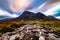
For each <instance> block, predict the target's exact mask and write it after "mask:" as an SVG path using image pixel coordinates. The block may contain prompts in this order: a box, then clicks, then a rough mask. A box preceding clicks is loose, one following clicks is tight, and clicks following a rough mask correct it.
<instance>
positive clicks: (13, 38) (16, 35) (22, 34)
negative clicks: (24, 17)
mask: <svg viewBox="0 0 60 40" xmlns="http://www.w3.org/2000/svg"><path fill="white" fill-rule="evenodd" d="M53 32H54V30H51V29H50V30H47V29H46V28H45V27H44V26H38V25H23V26H21V27H20V28H16V29H14V31H12V32H7V33H4V34H3V35H2V36H1V37H0V40H60V37H59V36H57V35H56V34H54V33H53Z"/></svg>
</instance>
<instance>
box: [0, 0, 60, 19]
mask: <svg viewBox="0 0 60 40" xmlns="http://www.w3.org/2000/svg"><path fill="white" fill-rule="evenodd" d="M26 10H28V11H31V12H35V13H37V12H42V13H43V14H45V15H46V16H48V15H52V16H54V17H56V18H58V19H60V11H59V10H60V0H0V19H1V17H2V16H4V18H3V17H2V19H5V18H16V17H18V16H20V15H21V14H22V13H23V12H24V11H26Z"/></svg>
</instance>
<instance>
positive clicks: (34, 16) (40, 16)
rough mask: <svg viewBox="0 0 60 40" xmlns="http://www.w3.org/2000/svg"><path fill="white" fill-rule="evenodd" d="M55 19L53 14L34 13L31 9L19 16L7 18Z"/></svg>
mask: <svg viewBox="0 0 60 40" xmlns="http://www.w3.org/2000/svg"><path fill="white" fill-rule="evenodd" d="M21 19H23V20H41V19H42V20H55V18H54V17H53V16H45V15H44V14H43V13H41V12H38V13H33V12H29V11H24V12H23V13H22V14H21V15H20V16H19V17H17V18H10V19H9V18H7V19H5V20H21Z"/></svg>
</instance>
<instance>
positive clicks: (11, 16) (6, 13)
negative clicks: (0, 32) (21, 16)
mask: <svg viewBox="0 0 60 40" xmlns="http://www.w3.org/2000/svg"><path fill="white" fill-rule="evenodd" d="M0 16H6V17H7V18H15V17H18V15H16V14H10V13H9V12H7V11H5V10H2V9H0Z"/></svg>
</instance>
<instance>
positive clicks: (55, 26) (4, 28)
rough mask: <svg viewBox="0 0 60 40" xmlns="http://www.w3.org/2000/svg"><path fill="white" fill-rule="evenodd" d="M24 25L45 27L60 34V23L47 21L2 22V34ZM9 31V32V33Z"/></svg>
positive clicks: (0, 32)
mask: <svg viewBox="0 0 60 40" xmlns="http://www.w3.org/2000/svg"><path fill="white" fill-rule="evenodd" d="M24 24H31V25H35V24H36V25H44V26H45V27H46V28H47V29H49V28H51V29H55V30H57V32H58V33H60V21H59V20H55V21H46V20H10V21H0V34H2V33H4V32H8V31H12V30H14V29H15V28H17V27H20V26H22V25H24ZM7 30H8V31H7Z"/></svg>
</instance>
